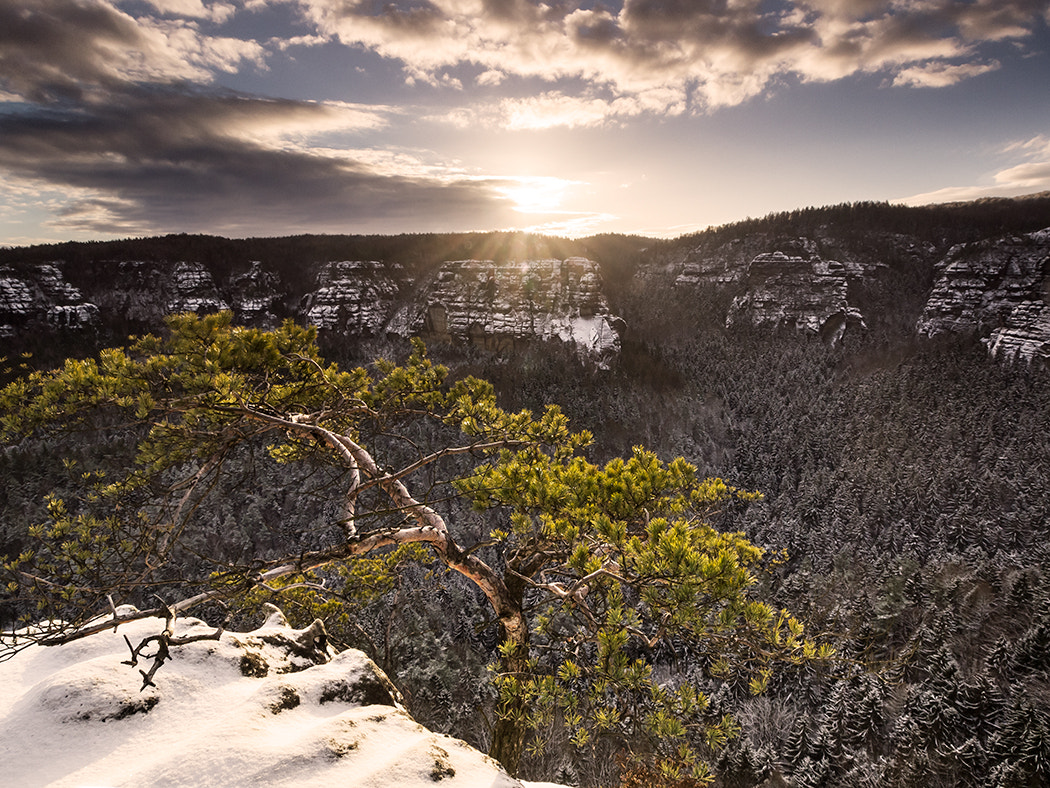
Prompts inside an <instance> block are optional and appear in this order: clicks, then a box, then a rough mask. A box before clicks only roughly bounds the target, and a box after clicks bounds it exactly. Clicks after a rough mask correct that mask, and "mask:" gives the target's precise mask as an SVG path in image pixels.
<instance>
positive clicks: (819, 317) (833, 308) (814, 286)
mask: <svg viewBox="0 0 1050 788" xmlns="http://www.w3.org/2000/svg"><path fill="white" fill-rule="evenodd" d="M864 273H865V271H864V268H863V267H862V266H859V265H853V266H847V265H845V264H843V263H840V262H837V261H833V260H822V259H821V258H820V257H817V256H811V257H809V256H807V257H803V256H798V255H787V254H784V253H783V252H772V253H770V254H761V255H758V256H757V257H756V258H755V259H754V260H752V261H751V263H750V265H748V267H747V273H746V275H745V278H744V284H745V291H744V293H743V294H742V295H739V296H737V297H736V298H734V299H733V303H732V305H731V306H730V308H729V315H728V316H727V317H726V326H727V327H730V328H732V327H733V326H734V325H739V324H741V323H749V324H751V325H753V326H767V327H770V328H774V329H777V328H792V329H794V330H796V331H804V332H809V333H814V334H819V335H820V336H821V337H822V338H824V339H825V340H826V341H828V342H838V341H839V340H840V339H842V336H843V334H845V332H846V331H847V330H849V331H856V330H863V329H865V328H866V327H867V326H866V324H865V323H864V315H862V314H861V312H860V310H859V309H858V308H857V307H856V306H854V305H852V304H851V303H850V300H849V280H850V277H851V276H852V277H853V278H859V277H861V276H863V275H864Z"/></svg>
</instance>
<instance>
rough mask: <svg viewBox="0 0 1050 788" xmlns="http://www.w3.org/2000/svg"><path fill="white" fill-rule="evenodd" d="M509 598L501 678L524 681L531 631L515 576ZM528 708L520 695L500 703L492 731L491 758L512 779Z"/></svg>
mask: <svg viewBox="0 0 1050 788" xmlns="http://www.w3.org/2000/svg"><path fill="white" fill-rule="evenodd" d="M505 582H506V594H505V595H504V597H503V609H502V610H497V611H496V612H497V614H499V629H500V646H501V650H502V656H501V658H500V674H501V675H502V676H506V677H508V678H512V679H514V680H515V681H520V680H521V679H522V678H523V677H524V676H525V675H527V673H528V662H529V628H528V624H527V623H526V621H525V615H524V614H523V612H522V603H523V601H524V598H525V588H524V583H523V582H522V581H521V579H520V578H519V577H518V576H516V575H513V574H508V576H506V578H505ZM528 711H529V709H528V706H527V704H526V703H525V699H524V698H523V697H522V694H521V693H520V692H517V693H514V694H513V695H512V696H511V697H509V698H507V699H505V700H500V701H498V706H497V708H496V713H497V718H496V725H495V727H494V728H493V730H492V746H491V747H490V749H489V755H491V756H492V757H493V758H495V759H496V760H497V761H499V762H500V764H501V765H502V766H503V768H504V769H506V770H507V771H508V772H509V773H510V774H511V775H512V776H514V775H516V774H517V773H518V768H519V767H520V765H521V756H522V754H523V753H524V751H525V740H526V738H527V737H528V733H529V726H528V724H527V722H526V718H527V715H528Z"/></svg>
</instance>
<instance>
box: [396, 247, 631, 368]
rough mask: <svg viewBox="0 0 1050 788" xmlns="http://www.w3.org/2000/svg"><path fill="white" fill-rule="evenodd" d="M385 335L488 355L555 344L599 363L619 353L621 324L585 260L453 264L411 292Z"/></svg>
mask: <svg viewBox="0 0 1050 788" xmlns="http://www.w3.org/2000/svg"><path fill="white" fill-rule="evenodd" d="M388 330H390V331H392V332H394V333H399V334H403V335H410V334H420V335H422V336H423V337H424V338H426V339H428V340H436V341H438V342H456V341H458V342H463V341H465V342H471V343H473V344H475V345H479V346H482V347H485V348H488V349H490V350H502V349H505V348H511V347H513V346H514V343H515V342H522V341H525V342H529V341H533V340H536V339H540V340H560V341H562V342H565V343H567V344H570V345H573V346H575V347H576V348H577V349H579V350H580V351H581V352H583V353H584V354H585V355H588V356H592V357H597V358H605V357H608V356H610V355H613V354H615V353H616V352H617V351H618V350H619V347H620V332H621V331H622V321H621V320H620V319H619V318H617V317H615V316H614V315H612V314H611V312H610V310H609V304H608V301H607V299H606V296H605V291H604V289H603V288H602V281H601V276H600V272H599V269H598V265H597V263H595V262H593V261H592V260H588V259H587V258H584V257H569V258H566V259H564V260H557V259H543V260H523V261H508V262H504V263H498V262H495V261H493V260H456V261H452V262H447V263H444V264H443V265H442V266H441V268H440V270H439V271H438V272H437V274H436V275H435V276H434V277H433V278H432V279H431V280H430V281H429V282H426V283H424V284H423V285H422V286H421V287H419V288H418V291H417V295H416V297H415V298H413V299H412V300H411V301H409V302H407V303H406V304H405V305H404V306H403V307H402V308H401V310H399V312H398V313H397V314H396V315H394V316H393V317H392V319H391V320H390V322H389V324H388Z"/></svg>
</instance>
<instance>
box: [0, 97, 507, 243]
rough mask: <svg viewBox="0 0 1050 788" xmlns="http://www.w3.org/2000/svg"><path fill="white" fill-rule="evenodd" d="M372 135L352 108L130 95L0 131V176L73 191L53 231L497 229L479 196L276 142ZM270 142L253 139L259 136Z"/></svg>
mask: <svg viewBox="0 0 1050 788" xmlns="http://www.w3.org/2000/svg"><path fill="white" fill-rule="evenodd" d="M346 121H349V122H374V118H372V117H370V116H369V113H367V112H364V111H362V110H360V109H358V108H353V107H349V108H348V107H339V106H336V107H330V106H327V105H322V104H307V103H303V102H292V101H278V100H262V99H258V98H254V97H245V96H240V95H236V94H214V93H209V94H201V95H186V94H182V93H178V92H170V93H161V94H158V93H155V92H139V93H129V94H127V95H126V96H124V97H123V99H122V101H120V102H117V101H116V100H113V101H111V102H110V103H109V104H107V105H106V106H105V107H101V108H96V109H95V111H93V112H92V113H90V114H88V113H78V115H77V116H76V117H73V116H69V115H58V114H54V113H51V114H47V113H37V114H24V113H23V114H19V115H9V116H7V117H3V118H0V167H2V168H3V169H5V170H7V171H8V172H10V173H13V174H15V175H16V176H19V177H21V178H27V179H28V178H32V179H36V180H38V181H42V182H44V183H47V184H50V185H51V186H52V187H54V186H56V185H62V186H66V187H69V188H71V189H75V190H80V191H81V193H82V194H81V196H80V197H79V198H77V199H75V200H73V201H71V203H70V204H69V205H67V206H66V207H65V208H64V209H63V210H62V211H61V212H60V214H59V216H58V218H57V220H56V221H57V223H58V224H59V225H61V226H66V227H70V228H73V229H93V230H94V231H95V232H108V233H114V232H116V233H122V232H127V231H135V232H147V231H149V232H161V231H172V230H184V231H192V232H221V233H226V234H236V235H245V234H268V233H271V232H272V230H273V228H274V227H281V228H296V227H298V228H301V229H302V230H303V231H320V230H328V231H339V230H343V231H346V230H348V229H350V228H353V227H357V228H360V227H374V228H380V227H389V228H392V227H394V226H397V225H399V224H400V225H403V224H406V223H411V224H412V225H413V226H414V227H419V228H420V229H426V228H437V227H441V228H447V227H459V226H466V225H468V224H469V225H470V226H474V224H473V223H475V222H477V221H482V222H484V221H485V220H488V222H489V223H490V224H492V225H500V224H505V223H508V221H509V218H510V216H511V210H510V205H509V201H507V200H505V199H501V198H500V197H499V195H498V194H497V193H496V192H495V191H494V190H493V189H492V188H491V187H490V186H489V185H487V184H485V183H478V182H476V181H474V180H471V179H467V178H463V177H459V176H457V175H456V174H455V173H452V174H448V175H446V176H445V177H442V175H441V174H440V173H437V172H434V171H431V172H429V173H421V172H420V173H414V174H404V172H403V170H404V168H402V172H398V171H390V170H386V169H384V168H383V166H382V163H381V162H365V161H360V160H357V159H355V158H353V157H352V156H351V155H347V154H346V153H344V152H340V151H335V150H324V151H313V150H308V149H306V148H304V147H302V146H299V145H296V144H294V143H293V142H289V141H288V140H287V139H286V138H285V137H283V136H282V132H285V131H287V130H288V129H298V130H300V131H301V132H302V133H308V131H309V130H316V129H330V128H334V127H339V126H342V125H345V122H346ZM267 128H269V129H271V133H270V134H269V135H268V134H265V133H263V134H260V132H259V130H260V129H267Z"/></svg>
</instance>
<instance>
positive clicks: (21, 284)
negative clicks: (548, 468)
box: [0, 227, 1050, 364]
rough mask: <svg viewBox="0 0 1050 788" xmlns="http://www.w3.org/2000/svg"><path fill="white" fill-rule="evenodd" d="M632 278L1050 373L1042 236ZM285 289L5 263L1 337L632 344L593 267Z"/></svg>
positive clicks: (652, 271)
mask: <svg viewBox="0 0 1050 788" xmlns="http://www.w3.org/2000/svg"><path fill="white" fill-rule="evenodd" d="M931 270H932V271H933V283H932V287H931V285H930V279H929V272H930V271H931ZM630 271H631V274H632V278H631V279H630V281H629V283H628V285H627V286H628V287H630V288H632V291H634V292H642V293H645V294H646V298H647V299H648V301H647V303H650V304H652V305H653V306H652V307H650V308H653V309H659V308H661V306H662V304H663V303H664V301H663V299H664V298H665V294H667V293H669V292H672V291H678V292H679V293H682V292H685V293H689V292H691V291H696V292H699V291H700V290H701V289H706V290H712V289H713V290H715V291H719V292H721V293H723V294H724V295H725V298H724V300H723V301H722V302H723V303H726V304H730V305H729V306H728V308H727V309H726V311H725V313H722V314H718V315H714V317H715V318H716V320H719V321H723V322H724V325H725V326H726V328H728V329H736V328H740V327H742V326H752V327H757V328H761V329H768V330H784V329H787V330H793V331H798V332H801V333H808V334H813V335H815V336H819V337H821V338H823V339H824V340H825V341H827V342H830V343H836V342H839V341H841V340H842V339H843V337H845V336H848V335H852V336H859V335H863V334H864V333H865V331H866V330H867V329H868V327H869V326H873V325H876V326H878V325H882V326H885V325H887V324H888V322H890V321H888V320H887V317H886V316H887V314H893V315H896V318H895V320H896V324H895V325H897V326H902V325H903V326H905V327H911V326H914V331H915V332H916V334H918V335H920V336H926V337H933V336H938V335H943V334H957V333H967V334H971V333H976V334H977V335H978V336H980V337H981V339H982V341H984V342H985V344H986V345H987V347H988V349H989V352H990V353H992V354H993V355H995V356H996V357H997V358H1001V359H1004V360H1022V361H1025V362H1031V363H1037V364H1048V363H1050V229H1048V230H1043V231H1039V232H1034V233H1029V234H1026V235H1011V236H1006V237H1002V238H997V239H990V240H984V241H981V242H978V243H970V244H960V245H955V246H952V247H948V245H947V244H944V245H943V246H942V247H940V248H938V247H936V246H934V245H933V244H932V243H931V242H929V241H920V240H919V239H918V238H917V237H915V236H909V235H906V234H890V233H875V232H872V233H863V232H856V231H854V232H851V233H850V234H848V235H846V234H843V233H841V232H836V231H835V228H829V227H823V228H818V230H817V231H816V232H814V233H812V234H811V235H807V236H774V235H771V234H768V233H755V234H751V235H746V236H743V237H738V238H733V239H730V240H728V241H718V242H716V241H703V242H701V243H699V244H698V245H697V246H695V247H692V248H689V247H683V246H676V247H674V251H672V252H652V253H644V252H642V253H637V254H636V256H635V259H634V260H633V263H632V267H631V269H630ZM916 272H919V273H921V274H922V275H917V273H916ZM923 272H924V273H923ZM285 274H286V276H288V277H289V279H294V281H295V282H296V283H297V284H295V285H292V284H289V282H288V281H285V280H283V279H282V277H281V276H280V275H279V274H278V273H277V272H276V270H273V269H270V268H267V267H266V266H264V265H263V264H261V263H258V262H254V263H248V264H244V263H242V264H240V266H239V267H235V266H233V265H231V266H227V267H225V268H223V267H220V266H218V265H215V264H212V265H210V266H206V265H204V264H202V263H200V262H185V261H184V262H175V263H159V262H141V261H120V262H109V263H98V264H93V265H88V266H85V265H83V264H81V265H79V266H78V267H77V268H75V269H73V268H71V267H70V266H67V265H65V264H63V263H61V262H51V263H46V264H29V263H12V264H10V265H6V266H0V337H7V338H19V337H26V338H36V339H39V336H42V335H49V334H50V333H55V334H61V333H62V332H69V331H84V330H89V331H90V330H96V329H100V328H102V329H106V328H108V329H109V330H110V332H111V334H112V333H116V334H120V333H121V332H124V331H136V332H138V331H144V330H156V329H157V328H158V327H159V326H160V325H161V324H162V320H163V317H164V316H165V315H167V314H170V313H172V312H184V311H190V312H198V313H204V312H212V311H216V310H220V309H230V310H232V311H233V312H234V314H235V317H236V319H237V320H238V321H239V322H241V323H244V324H248V325H255V326H261V327H272V326H274V325H276V324H277V323H278V322H280V321H281V320H283V319H285V318H289V317H291V318H294V319H296V320H298V321H301V322H304V323H309V324H313V325H316V326H317V327H318V328H320V329H321V330H322V331H326V332H331V333H333V334H336V335H343V336H350V337H360V336H382V335H387V334H391V335H397V336H422V337H423V338H425V339H426V340H427V341H430V342H453V343H472V344H474V345H477V346H480V347H483V348H486V349H488V350H493V351H505V350H507V349H511V348H513V347H515V346H516V345H517V344H518V343H522V342H534V341H560V342H564V343H568V344H570V345H572V346H574V347H576V348H577V349H578V350H579V351H580V352H581V353H583V354H585V355H586V356H588V357H590V358H592V359H597V360H599V361H603V360H607V359H608V358H610V357H611V356H613V355H615V354H616V353H617V351H618V349H619V347H620V343H621V339H622V338H623V336H624V333H625V332H626V331H627V330H628V327H627V326H626V325H625V323H624V321H623V320H621V319H620V318H619V317H617V316H616V315H615V314H614V313H613V310H612V308H611V307H610V300H609V294H608V291H607V289H606V287H605V285H604V282H603V279H602V275H601V270H600V268H599V266H598V264H597V263H595V262H594V261H592V260H591V259H588V258H586V257H579V256H576V257H573V256H569V257H564V258H561V259H554V258H539V259H526V260H517V261H513V262H499V263H497V262H494V261H492V260H473V259H467V260H454V261H449V262H445V263H442V264H440V265H437V266H434V267H432V268H430V269H427V270H422V272H418V271H417V272H411V271H410V270H409V269H408V267H407V266H402V265H400V264H398V263H397V262H376V261H368V260H342V261H337V262H324V263H304V264H303V265H302V266H301V267H299V268H298V269H297V270H294V271H292V270H289V269H285ZM723 308H725V307H723ZM906 330H910V329H906Z"/></svg>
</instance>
